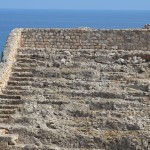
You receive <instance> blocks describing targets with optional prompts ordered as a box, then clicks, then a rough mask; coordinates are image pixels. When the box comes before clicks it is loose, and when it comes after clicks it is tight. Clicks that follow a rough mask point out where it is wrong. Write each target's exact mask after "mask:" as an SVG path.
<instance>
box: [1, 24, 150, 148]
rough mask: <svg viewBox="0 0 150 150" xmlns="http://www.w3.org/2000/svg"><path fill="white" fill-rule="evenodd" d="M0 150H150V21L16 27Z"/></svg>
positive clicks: (4, 87)
mask: <svg viewBox="0 0 150 150" xmlns="http://www.w3.org/2000/svg"><path fill="white" fill-rule="evenodd" d="M0 150H150V28H149V27H148V26H145V28H143V29H124V30H123V29H122V30H119V29H118V30H117V29H116V30H99V29H91V28H78V29H14V30H13V31H12V32H11V33H10V35H9V38H8V40H7V43H6V46H5V48H4V51H3V57H2V62H1V63H0Z"/></svg>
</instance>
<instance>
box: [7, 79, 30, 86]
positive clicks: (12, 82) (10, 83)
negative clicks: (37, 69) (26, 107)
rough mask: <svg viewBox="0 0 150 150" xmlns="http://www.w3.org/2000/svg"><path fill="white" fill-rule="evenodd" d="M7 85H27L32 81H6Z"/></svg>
mask: <svg viewBox="0 0 150 150" xmlns="http://www.w3.org/2000/svg"><path fill="white" fill-rule="evenodd" d="M7 84H8V86H29V85H31V84H32V81H11V80H9V81H8V83H7Z"/></svg>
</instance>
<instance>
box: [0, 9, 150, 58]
mask: <svg viewBox="0 0 150 150" xmlns="http://www.w3.org/2000/svg"><path fill="white" fill-rule="evenodd" d="M149 23H150V11H148V10H147V11H146V10H140V11H137V10H136V11H135V10H130V11H129V10H27V9H26V10H21V9H20V10H19V9H16V10H15V9H0V57H1V53H2V51H3V48H4V45H5V43H6V40H7V38H8V35H9V33H10V31H11V30H12V29H14V28H79V27H89V28H97V29H126V28H142V27H143V26H144V25H145V24H149Z"/></svg>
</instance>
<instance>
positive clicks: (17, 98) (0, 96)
mask: <svg viewBox="0 0 150 150" xmlns="http://www.w3.org/2000/svg"><path fill="white" fill-rule="evenodd" d="M0 99H10V100H19V99H21V97H20V96H19V95H4V94H3V95H0Z"/></svg>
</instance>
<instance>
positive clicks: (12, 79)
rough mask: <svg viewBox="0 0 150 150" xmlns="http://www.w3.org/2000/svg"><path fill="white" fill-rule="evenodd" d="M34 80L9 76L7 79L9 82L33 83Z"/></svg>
mask: <svg viewBox="0 0 150 150" xmlns="http://www.w3.org/2000/svg"><path fill="white" fill-rule="evenodd" d="M33 80H34V79H33V78H30V77H29V78H27V77H13V76H11V77H10V78H9V81H33Z"/></svg>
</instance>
